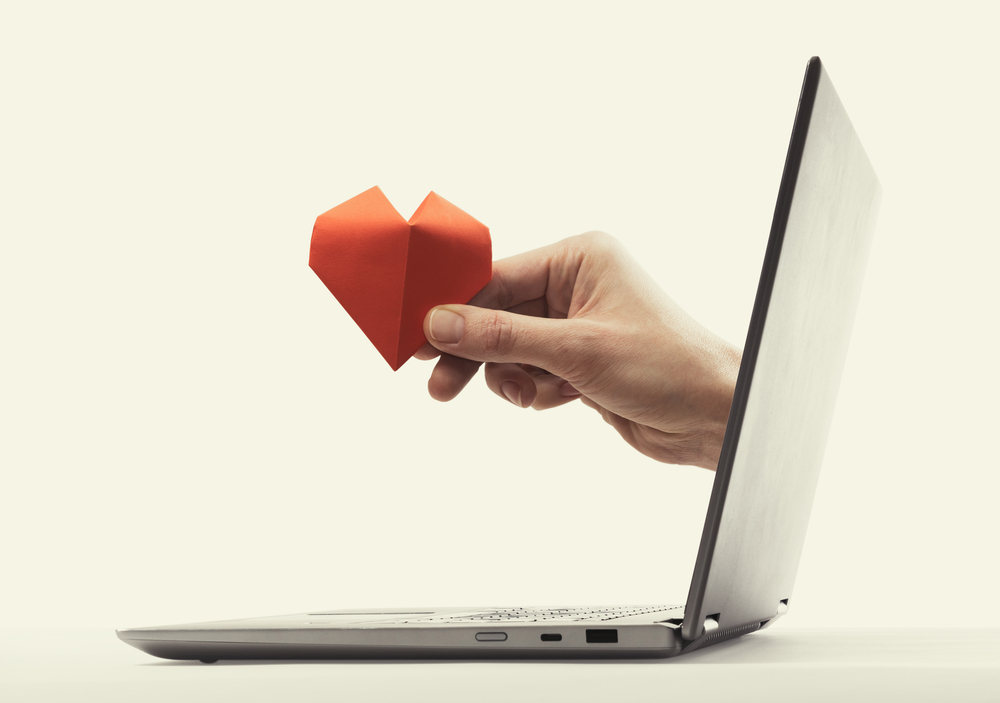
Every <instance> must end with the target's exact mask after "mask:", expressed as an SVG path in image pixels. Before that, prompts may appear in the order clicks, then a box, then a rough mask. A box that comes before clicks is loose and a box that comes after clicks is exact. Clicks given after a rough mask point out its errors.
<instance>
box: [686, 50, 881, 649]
mask: <svg viewBox="0 0 1000 703" xmlns="http://www.w3.org/2000/svg"><path fill="white" fill-rule="evenodd" d="M880 199H881V188H880V186H879V182H878V178H877V177H876V176H875V171H874V170H873V169H872V166H871V163H870V162H869V160H868V157H867V155H866V154H865V150H864V149H863V148H862V146H861V142H860V141H859V139H858V136H857V134H856V133H855V131H854V127H853V126H852V125H851V121H850V119H849V118H848V116H847V113H846V112H845V110H844V107H843V105H841V102H840V99H839V98H838V96H837V93H836V91H835V90H834V88H833V84H832V83H831V82H830V78H829V76H828V75H827V73H826V70H825V69H824V68H823V65H822V63H821V62H820V60H819V58H817V57H813V58H812V59H810V61H809V63H808V65H807V66H806V74H805V79H804V81H803V84H802V92H801V94H800V96H799V106H798V112H797V113H796V116H795V122H794V125H793V127H792V136H791V141H790V143H789V146H788V155H787V157H786V159H785V168H784V173H783V175H782V178H781V185H780V187H779V190H778V200H777V204H776V205H775V208H774V218H773V221H772V224H771V234H770V238H769V239H768V243H767V250H766V253H765V255H764V265H763V270H762V271H761V276H760V283H759V285H758V288H757V297H756V300H755V302H754V307H753V314H752V316H751V318H750V329H749V332H748V333H747V340H746V345H745V347H744V350H743V361H742V365H741V366H740V372H739V376H738V379H737V382H736V391H735V393H734V396H733V405H732V409H731V410H730V414H729V424H728V427H727V429H726V435H725V440H724V442H723V446H722V453H721V456H720V457H719V466H718V470H717V473H716V477H715V484H714V485H713V488H712V497H711V501H710V503H709V508H708V516H707V517H706V520H705V529H704V532H703V533H702V539H701V546H700V549H699V552H698V558H697V561H696V562H695V570H694V575H693V576H692V580H691V589H690V591H689V593H688V600H687V605H686V607H685V614H684V623H683V626H682V635H683V637H684V639H685V640H689V641H690V640H696V639H698V638H699V637H703V636H704V638H705V640H704V643H708V641H709V640H719V639H726V638H728V637H730V636H735V635H738V634H742V633H743V632H749V631H752V630H753V629H757V628H758V627H760V626H762V625H763V624H765V621H768V620H771V619H773V618H774V617H775V616H777V615H780V614H782V613H783V612H784V611H785V610H786V609H787V605H788V599H789V598H790V597H791V595H792V587H793V585H794V583H795V574H796V571H797V570H798V565H799V557H800V555H801V552H802V544H803V541H804V540H805V533H806V527H807V524H808V521H809V512H810V510H811V509H812V503H813V497H814V495H815V492H816V484H817V481H818V479H819V470H820V466H821V464H822V461H823V452H824V449H825V446H826V439H827V435H828V433H829V429H830V422H831V419H832V417H833V409H834V404H835V402H836V398H837V391H838V389H839V387H840V377H841V374H842V371H843V367H844V360H845V358H846V355H847V347H848V341H849V339H850V334H851V327H852V326H853V323H854V316H855V311H856V310H857V305H858V298H859V296H860V293H861V285H862V281H863V279H864V272H865V266H866V263H867V260H868V251H869V249H870V246H871V240H872V235H873V233H874V229H875V221H876V219H877V215H878V207H879V202H880Z"/></svg>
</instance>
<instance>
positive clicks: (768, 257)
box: [118, 58, 881, 662]
mask: <svg viewBox="0 0 1000 703" xmlns="http://www.w3.org/2000/svg"><path fill="white" fill-rule="evenodd" d="M880 192H881V191H880V187H879V183H878V179H877V178H876V177H875V173H874V171H873V170H872V167H871V164H870V163H869V161H868V158H867V156H866V155H865V152H864V149H863V148H862V147H861V143H860V141H859V140H858V137H857V135H856V134H855V132H854V128H853V127H852V125H851V121H850V120H849V119H848V117H847V113H846V112H845V111H844V108H843V106H842V105H841V103H840V99H839V98H838V97H837V93H836V91H835V90H834V88H833V85H832V83H831V82H830V79H829V77H828V76H827V74H826V71H825V70H824V68H823V66H822V64H821V63H820V60H819V59H818V58H813V59H811V60H810V61H809V64H808V66H807V68H806V75H805V80H804V82H803V86H802V92H801V95H800V98H799V107H798V112H797V113H796V117H795V123H794V126H793V129H792V138H791V143H790V144H789V148H788V156H787V158H786V160H785V169H784V173H783V175H782V179H781V185H780V188H779V191H778V201H777V204H776V206H775V210H774V220H773V223H772V226H771V234H770V238H769V240H768V244H767V251H766V253H765V256H764V265H763V270H762V271H761V276H760V284H759V287H758V290H757V298H756V301H755V303H754V308H753V315H752V317H751V320H750V329H749V332H748V334H747V341H746V346H745V348H744V352H743V361H742V365H741V367H740V373H739V378H738V380H737V383H736V391H735V394H734V397H733V404H732V409H731V410H730V416H729V424H728V427H727V429H726V436H725V440H724V443H723V447H722V453H721V456H720V458H719V465H718V472H717V474H716V478H715V484H714V487H713V490H712V497H711V501H710V503H709V507H708V515H707V518H706V520H705V529H704V532H703V534H702V540H701V548H700V550H699V553H698V558H697V561H696V563H695V569H694V575H693V576H692V580H691V588H690V592H689V594H688V599H687V605H686V606H684V607H683V608H682V607H681V606H591V607H586V608H580V607H576V608H563V607H558V608H552V607H548V608H377V609H368V610H363V611H362V610H351V611H324V612H320V613H304V614H299V615H290V616H280V617H270V618H251V619H245V620H233V621H226V622H214V623H195V624H191V625H175V626H169V627H147V628H135V629H129V630H119V632H118V636H119V637H120V638H121V639H122V640H124V641H125V642H127V643H129V644H131V645H133V646H135V647H138V648H139V649H142V650H143V651H146V652H149V653H150V654H154V655H156V656H161V657H168V658H175V659H200V660H202V661H206V662H208V661H216V660H218V659H289V658H291V659H305V658H374V657H381V658H401V657H415V658H432V657H437V658H535V657H550V658H551V657H555V658H569V657H666V656H672V655H676V654H680V653H682V652H685V651H690V650H692V649H696V648H699V647H702V646H705V645H709V644H714V643H716V642H720V641H722V640H725V639H730V638H732V637H736V636H739V635H742V634H746V633H748V632H753V631H755V630H758V629H760V628H761V627H764V626H767V625H770V624H771V623H773V622H774V620H775V619H776V618H777V617H779V616H781V615H782V614H783V613H784V612H785V611H786V610H787V609H788V605H789V599H790V598H791V594H792V587H793V585H794V583H795V573H796V571H797V569H798V563H799V556H800V554H801V551H802V544H803V541H804V539H805V532H806V526H807V523H808V520H809V512H810V509H811V507H812V501H813V496H814V494H815V490H816V483H817V480H818V477H819V469H820V465H821V464H822V460H823V451H824V448H825V444H826V438H827V434H828V431H829V427H830V421H831V418H832V415H833V408H834V404H835V402H836V396H837V390H838V387H839V385H840V377H841V373H842V370H843V366H844V360H845V357H846V354H847V345H848V341H849V338H850V332H851V327H852V325H853V321H854V315H855V311H856V309H857V303H858V297H859V295H860V291H861V284H862V279H863V278H864V271H865V266H866V263H867V258H868V250H869V248H870V244H871V239H872V236H873V233H874V228H875V220H876V217H877V212H878V205H879V200H880Z"/></svg>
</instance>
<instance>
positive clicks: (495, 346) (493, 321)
mask: <svg viewBox="0 0 1000 703" xmlns="http://www.w3.org/2000/svg"><path fill="white" fill-rule="evenodd" d="M481 331H482V334H481V336H480V339H481V340H482V349H483V352H484V355H485V356H488V357H494V358H496V357H500V358H503V357H507V356H508V355H510V354H511V353H512V352H513V351H514V349H515V348H516V346H517V335H516V333H515V331H514V324H513V322H512V321H511V319H510V316H509V315H508V314H506V313H503V312H499V311H492V312H490V313H488V314H487V315H485V316H484V317H483V320H482V330H481Z"/></svg>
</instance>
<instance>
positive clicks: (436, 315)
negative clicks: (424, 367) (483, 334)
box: [430, 308, 465, 344]
mask: <svg viewBox="0 0 1000 703" xmlns="http://www.w3.org/2000/svg"><path fill="white" fill-rule="evenodd" d="M430 328H431V338H432V339H433V340H434V341H435V342H442V343H444V344H454V343H455V342H458V341H459V340H461V339H462V333H463V332H465V320H464V319H463V318H462V316H461V315H458V314H456V313H453V312H452V311H451V310H445V309H444V308H434V312H432V313H431V324H430Z"/></svg>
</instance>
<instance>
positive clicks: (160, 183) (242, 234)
mask: <svg viewBox="0 0 1000 703" xmlns="http://www.w3.org/2000/svg"><path fill="white" fill-rule="evenodd" d="M750 5H751V4H744V3H732V4H720V3H702V4H698V5H697V6H694V5H693V4H691V3H683V4H682V3H614V4H611V3H608V4H597V3H579V2H578V3H567V4H556V3H552V4H545V3H542V4H537V3H524V4H518V3H506V4H503V5H498V4H494V3H490V4H486V3H481V4H476V3H454V4H442V3H433V4H419V5H418V4H417V3H405V4H404V3H399V4H376V3H357V4H355V3H351V4H347V3H325V4H324V3H304V4H302V3H299V4H297V3H280V4H278V3H275V4H272V5H265V4H262V3H255V4H252V5H251V4H249V3H233V4H229V5H224V4H213V3H171V4H169V5H168V4H164V5H162V6H160V7H159V8H158V9H154V8H152V7H151V6H147V5H145V4H137V3H118V4H111V3H87V4H82V3H81V4H76V3H63V4H51V3H50V4H43V3H33V4H28V3H24V4H21V5H18V6H14V5H13V4H8V5H7V6H6V7H5V9H4V12H3V16H4V19H3V21H2V22H0V61H2V65H3V67H4V68H3V71H2V72H0V81H2V83H0V86H2V92H0V95H2V98H0V99H2V101H3V110H2V113H0V115H2V116H0V121H2V125H3V128H2V130H0V179H2V180H0V192H2V193H3V196H2V205H0V247H2V249H0V301H2V302H0V325H2V327H0V329H2V337H0V339H2V344H0V363H2V366H0V374H2V375H0V428H2V429H0V432H2V440H0V467H2V469H0V470H2V481H3V484H2V486H3V489H2V492H0V534H2V538H0V539H2V544H0V546H2V548H0V559H2V562H0V563H2V572H3V575H4V576H3V580H2V586H0V589H2V594H3V602H4V608H3V611H2V618H3V623H4V624H5V625H15V626H31V625H52V626H59V627H67V626H99V627H107V628H109V629H110V628H114V627H125V626H138V625H152V624H160V623H169V622H183V621H196V620H205V619H221V618H228V617H242V616H252V615H269V614H277V613H282V612H289V613H290V612H301V611H304V610H308V609H317V608H334V607H361V606H377V605H408V604H432V605H433V604H441V605H459V604H497V605H528V604H548V605H557V604H576V603H646V602H662V601H668V602H682V601H683V599H684V598H685V596H686V594H687V587H688V581H689V579H690V574H691V568H692V565H693V561H694V556H695V553H696V551H697V543H698V538H699V535H700V532H701V528H702V523H703V520H704V511H705V507H706V504H707V501H708V496H709V492H710V489H711V483H712V479H713V474H711V473H709V472H706V471H703V470H700V469H693V468H675V467H669V466H664V465H659V464H657V463H655V462H652V461H651V460H648V459H645V458H644V457H642V456H640V455H638V454H636V453H635V452H633V451H632V450H630V449H629V448H628V447H627V446H626V445H625V444H624V443H623V442H621V440H620V439H618V437H617V435H616V434H615V433H614V432H613V430H611V429H610V428H608V427H606V426H604V425H603V423H601V422H600V420H599V418H598V417H597V416H596V414H594V413H592V412H591V411H589V410H588V409H586V408H584V407H582V406H579V407H577V406H573V407H567V408H563V409H559V410H554V411H550V412H545V413H535V412H533V411H521V410H518V409H515V408H513V407H512V406H509V405H508V404H506V403H504V402H503V401H501V400H499V399H498V398H496V397H495V396H493V395H492V394H491V393H490V392H489V391H488V390H487V389H486V388H485V386H484V384H483V383H482V381H481V379H478V380H477V381H476V382H474V383H473V384H472V386H470V388H469V390H468V391H467V392H466V393H465V394H463V395H462V396H461V397H460V398H459V399H458V400H456V401H454V402H452V403H450V404H438V403H436V402H434V401H432V400H430V398H429V397H427V396H426V393H425V382H426V378H427V375H428V373H429V371H430V366H429V365H428V364H425V363H420V362H416V361H410V362H408V363H407V364H406V365H405V366H404V367H403V369H402V370H401V371H400V372H398V373H396V374H393V373H392V372H391V371H389V369H388V367H387V366H386V364H385V362H384V361H383V360H382V359H381V358H380V357H379V355H378V354H377V352H375V350H374V349H373V348H372V347H371V346H370V345H369V343H368V341H367V340H366V339H365V338H364V337H363V335H362V334H361V333H360V332H359V331H358V330H357V328H356V327H354V325H353V323H352V322H351V320H350V319H349V318H348V317H347V315H346V314H345V313H344V312H343V311H342V310H341V309H340V307H339V306H338V305H337V303H336V302H335V301H334V300H333V299H332V298H331V297H330V296H329V294H328V293H327V292H326V290H325V289H324V288H323V286H322V284H321V283H320V282H319V281H318V280H317V279H316V278H315V277H314V275H313V274H312V273H311V272H310V271H309V269H308V268H307V267H306V260H307V253H308V243H309V234H310V231H311V227H312V222H313V220H314V218H315V217H316V215H318V214H319V213H320V212H322V211H324V210H326V209H328V208H330V207H332V206H333V205H335V204H337V203H339V202H341V201H342V200H345V199H347V198H349V197H351V196H353V195H355V194H357V193H359V192H361V191H362V190H364V189H366V188H368V187H370V186H372V185H375V184H378V185H380V186H381V187H382V189H383V190H384V191H385V192H386V194H387V195H388V197H389V198H390V200H392V202H393V203H394V204H395V205H396V207H397V208H398V209H399V210H400V212H401V213H402V214H403V215H404V216H409V214H410V213H411V212H412V211H413V210H414V209H415V208H416V206H417V205H418V204H419V202H420V201H421V200H422V198H423V197H424V195H426V193H427V191H429V190H435V191H436V192H438V193H440V194H441V195H442V196H444V197H445V198H447V199H449V200H451V201H452V202H453V203H455V204H456V205H458V206H459V207H461V208H463V209H465V210H467V211H468V212H469V213H471V214H473V215H474V216H475V217H477V218H478V219H480V220H481V221H483V222H485V223H486V224H488V225H489V226H490V228H491V231H492V235H493V241H494V250H495V255H496V257H497V258H500V257H503V256H507V255H511V254H514V253H517V252H520V251H524V250H527V249H531V248H534V247H536V246H541V245H543V244H547V243H550V242H553V241H556V240H558V239H560V238H562V237H565V236H569V235H572V234H576V233H579V232H582V231H585V230H588V229H604V230H606V231H608V232H611V233H612V234H614V235H616V236H617V237H618V238H619V239H621V240H622V241H623V242H624V243H625V244H626V246H627V247H628V248H629V249H630V250H631V251H632V252H633V253H634V254H635V256H636V257H637V258H639V259H640V261H642V262H643V264H644V265H645V266H646V267H647V268H648V270H650V271H651V273H652V274H653V275H654V276H655V277H656V279H657V280H658V281H659V282H660V284H661V285H662V286H663V287H664V288H665V289H666V290H667V291H668V292H669V293H670V294H671V295H672V296H673V297H674V298H675V299H677V300H678V301H679V302H680V303H681V304H682V305H683V306H684V307H685V308H686V309H687V310H688V311H689V312H691V313H692V314H693V315H694V316H695V317H697V318H698V319H699V320H701V321H702V322H703V323H704V324H705V325H706V326H708V327H709V328H711V329H713V330H715V331H716V332H717V333H719V334H721V335H722V336H724V337H726V338H728V339H730V340H731V341H733V342H736V343H739V344H742V341H743V338H744V335H745V333H746V325H747V322H748V320H749V313H750V309H751V305H752V300H753V295H754V291H755V288H756V283H757V276H758V273H759V265H760V261H761V259H762V256H763V252H764V244H765V241H766V237H767V233H768V228H769V224H770V217H771V212H772V209H773V206H774V199H775V195H776V193H777V187H778V179H779V177H780V173H781V167H782V163H783V160H784V153H785V148H786V146H787V140H788V135H789V130H790V128H791V122H792V116H793V113H794V109H795V102H796V98H797V95H798V90H799V84H800V81H801V78H802V72H803V69H804V66H805V62H806V60H807V59H808V58H809V56H811V55H813V54H817V55H819V56H821V57H822V58H823V60H824V62H825V63H826V65H827V68H828V70H829V73H830V75H831V77H832V78H833V81H834V83H835V85H836V86H837V89H838V91H839V93H840V96H841V98H842V100H843V102H844V104H845V105H846V107H847V109H848V112H849V113H850V114H851V115H852V118H853V120H854V123H855V126H856V128H857V130H858V132H859V134H860V135H861V139H862V141H863V143H864V144H865V146H866V148H867V150H868V153H869V156H870V157H871V159H872V161H873V163H874V164H875V168H876V170H877V172H878V173H879V175H880V177H881V180H882V183H883V187H884V190H885V195H884V200H883V206H882V216H881V220H880V223H879V227H878V230H877V234H876V240H875V245H874V249H873V252H872V259H871V263H870V268H869V272H868V279H867V284H866V288H865V291H864V293H863V296H862V302H861V308H860V311H859V318H858V321H857V325H856V329H855V335H854V340H853V343H852V347H851V352H850V356H849V359H848V363H847V368H846V372H845V373H846V376H845V380H844V383H843V386H842V390H841V396H840V401H839V405H838V410H837V414H836V417H835V421H834V426H833V429H832V433H831V437H830V442H829V448H828V452H827V458H826V463H825V466H824V472H823V476H822V478H821V481H820V487H819V493H818V496H817V499H816V505H815V509H814V512H813V517H812V522H811V526H810V531H809V535H808V538H807V541H806V548H805V554H804V556H803V561H802V565H801V568H800V572H799V579H798V582H797V584H796V590H795V593H794V595H793V598H792V607H791V611H790V614H789V616H788V617H787V618H786V619H785V620H784V622H783V626H785V624H787V625H788V626H791V625H800V626H837V625H844V624H848V622H854V621H855V619H856V618H859V617H862V618H864V621H865V622H867V623H868V624H870V625H873V626H889V627H896V626H910V625H914V626H918V625H919V626H934V627H953V626H957V625H961V626H969V625H990V626H994V627H996V626H998V625H1000V606H998V605H997V600H996V598H995V593H996V591H997V587H998V568H997V566H996V557H995V556H994V552H995V545H994V540H995V538H996V535H997V533H998V527H1000V520H998V517H997V509H996V495H997V492H998V489H1000V478H998V472H997V469H998V463H1000V462H998V459H997V457H996V453H995V450H994V449H993V446H992V445H993V442H992V439H993V437H994V436H995V433H996V430H995V428H996V425H997V420H998V413H997V410H996V402H995V398H996V396H997V392H998V390H1000V389H998V381H997V374H996V371H995V368H996V358H997V354H996V343H997V332H996V321H997V314H996V310H995V305H996V301H997V285H996V282H995V273H994V271H995V266H996V262H997V259H998V253H1000V246H998V244H997V237H996V235H997V233H998V231H997V230H998V227H997V221H996V215H995V212H996V208H995V203H996V197H997V196H996V194H997V190H998V188H997V186H998V185H1000V183H998V177H997V172H996V164H997V158H998V156H1000V154H998V144H997V133H996V124H997V122H998V109H997V108H998V99H997V97H996V92H995V86H996V80H997V79H996V71H995V68H994V65H995V52H994V50H993V48H994V47H995V43H996V30H997V26H998V18H1000V12H998V10H997V5H996V4H994V3H957V4H956V3H953V4H951V5H949V8H950V9H949V11H948V12H947V13H944V12H943V11H942V10H940V9H939V8H938V6H936V5H932V4H928V3H908V4H905V5H904V4H897V3H881V4H880V3H870V2H866V3H836V4H835V5H834V4H832V3H825V4H818V5H813V6H805V5H802V4H801V3H763V4H762V3H753V4H752V5H753V7H752V8H751V7H750ZM956 8H957V9H956ZM928 616H930V617H928Z"/></svg>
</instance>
